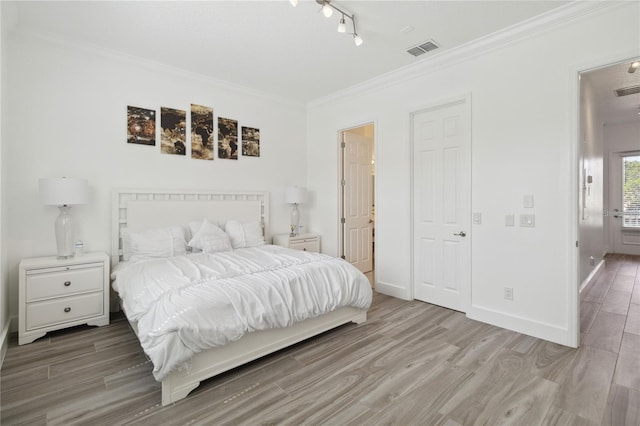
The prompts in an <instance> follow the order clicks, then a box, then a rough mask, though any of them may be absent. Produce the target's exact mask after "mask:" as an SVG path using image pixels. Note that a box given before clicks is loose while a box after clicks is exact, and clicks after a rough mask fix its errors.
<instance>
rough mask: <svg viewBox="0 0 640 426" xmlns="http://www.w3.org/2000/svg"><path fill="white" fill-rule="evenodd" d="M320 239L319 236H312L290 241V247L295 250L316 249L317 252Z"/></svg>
mask: <svg viewBox="0 0 640 426" xmlns="http://www.w3.org/2000/svg"><path fill="white" fill-rule="evenodd" d="M318 245H319V244H318V239H317V238H311V239H306V240H300V241H293V240H292V241H290V242H289V248H292V249H295V250H303V251H314V252H317V251H318Z"/></svg>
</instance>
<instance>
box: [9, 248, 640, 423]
mask: <svg viewBox="0 0 640 426" xmlns="http://www.w3.org/2000/svg"><path fill="white" fill-rule="evenodd" d="M639 264H640V257H635V258H633V257H629V256H611V257H609V258H608V261H607V267H606V270H605V271H604V273H603V274H602V275H601V277H600V278H599V280H598V281H597V283H596V284H595V285H593V286H592V287H591V288H589V289H588V290H587V291H585V292H583V295H582V299H583V300H582V302H581V307H582V309H581V311H582V315H581V327H582V331H583V340H582V346H581V347H580V349H577V350H576V349H571V348H567V347H563V346H560V345H557V344H553V343H549V342H546V341H543V340H539V339H535V338H532V337H528V336H524V335H521V334H518V333H514V332H511V331H508V330H503V329H500V328H497V327H493V326H490V325H487V324H482V323H479V322H476V321H472V320H469V319H467V318H465V316H464V315H463V314H461V313H458V312H454V311H450V310H447V309H443V308H440V307H437V306H433V305H429V304H426V303H422V302H417V301H412V302H407V301H403V300H399V299H394V298H392V297H388V296H384V295H379V294H378V295H376V296H375V299H374V304H373V307H372V308H371V310H370V311H369V319H368V321H367V322H366V323H364V324H361V325H354V324H350V325H346V326H343V327H340V328H338V329H335V330H333V331H330V332H328V333H325V334H323V335H321V336H319V337H317V338H314V339H310V340H308V341H306V342H303V343H301V344H298V345H296V346H294V347H291V348H288V349H286V350H283V351H281V352H278V353H276V354H273V355H271V356H268V357H266V358H263V359H261V360H258V361H256V362H253V363H251V364H249V365H246V366H243V367H240V368H238V369H236V370H234V371H232V372H228V373H225V374H223V375H221V376H218V377H215V378H212V379H210V380H208V381H206V382H204V383H203V384H201V386H200V387H199V388H198V389H196V390H195V391H194V392H192V394H191V395H190V396H189V397H187V399H184V400H182V401H179V402H177V403H175V404H173V405H170V406H167V407H162V406H161V405H160V384H159V383H157V382H155V381H154V380H153V378H152V376H151V364H150V363H149V362H148V360H147V358H146V357H145V355H144V354H143V352H142V350H141V349H140V346H139V344H138V341H137V340H136V338H135V337H134V335H133V333H132V331H131V330H130V329H129V326H128V324H127V322H126V321H125V320H124V319H123V318H122V317H116V318H114V319H113V321H112V323H111V324H110V325H109V326H106V327H100V328H93V327H76V328H73V329H70V330H64V331H59V332H54V333H50V334H49V335H47V336H46V337H44V338H41V339H39V340H37V341H36V342H34V343H32V344H29V345H24V346H17V343H16V339H15V337H14V338H13V341H12V343H11V345H10V348H9V350H8V352H7V355H6V358H5V361H4V364H3V367H2V372H1V381H0V385H1V388H0V397H1V400H0V408H1V422H2V425H45V424H46V425H77V424H81V425H121V424H127V425H129V424H134V425H217V424H230V425H237V424H251V425H253V424H293V425H297V424H330V425H362V424H366V425H375V424H397V425H413V424H429V425H431V424H441V425H449V426H453V425H471V424H486V425H497V424H517V425H538V424H544V425H570V424H581V425H597V424H605V425H639V424H640V272H639V270H638V265H639Z"/></svg>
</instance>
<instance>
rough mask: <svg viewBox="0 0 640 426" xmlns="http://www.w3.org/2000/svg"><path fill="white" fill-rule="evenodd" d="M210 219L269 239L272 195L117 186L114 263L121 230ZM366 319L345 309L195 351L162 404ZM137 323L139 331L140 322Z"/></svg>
mask: <svg viewBox="0 0 640 426" xmlns="http://www.w3.org/2000/svg"><path fill="white" fill-rule="evenodd" d="M205 217H206V218H207V219H209V220H210V221H213V222H218V223H224V222H226V221H227V220H230V219H234V220H238V221H240V222H249V221H259V222H260V223H261V224H262V226H263V229H264V235H265V240H266V241H270V234H269V193H268V192H263V191H247V192H228V191H211V190H187V191H184V190H148V189H142V190H140V189H114V190H113V197H112V244H111V247H112V249H111V263H112V266H115V265H116V264H117V263H118V262H120V261H121V260H122V231H123V230H124V229H125V228H126V229H129V230H132V231H142V230H145V229H153V228H158V227H163V226H171V225H187V224H188V223H189V222H191V221H194V220H202V219H203V218H205ZM366 320H367V314H366V311H363V310H360V309H355V308H340V309H338V310H336V311H333V312H330V313H328V314H325V315H322V316H320V317H317V318H312V319H309V320H306V321H303V322H300V323H297V324H294V325H293V326H291V327H287V328H283V329H271V330H265V331H257V332H253V333H249V334H247V335H245V336H244V337H242V338H241V339H240V340H238V341H236V342H233V343H230V344H228V345H225V346H223V347H220V348H213V349H209V350H207V351H204V352H200V353H198V354H196V355H194V357H193V360H192V362H191V366H190V368H189V369H188V370H184V371H174V372H173V373H171V374H170V375H169V376H168V377H167V378H165V379H164V380H163V381H162V405H168V404H171V403H173V402H176V401H178V400H180V399H182V398H185V397H186V396H187V395H188V394H189V392H191V391H192V390H193V389H195V388H197V387H198V385H199V384H200V381H202V380H204V379H207V378H210V377H213V376H215V375H217V374H220V373H222V372H225V371H228V370H230V369H232V368H235V367H237V366H240V365H242V364H245V363H247V362H249V361H253V360H255V359H257V358H259V357H262V356H264V355H267V354H270V353H272V352H275V351H277V350H280V349H283V348H285V347H287V346H290V345H292V344H295V343H298V342H301V341H302V340H305V339H308V338H309V337H312V336H315V335H317V334H320V333H323V332H325V331H327V330H330V329H332V328H335V327H337V326H339V325H342V324H346V323H349V322H354V323H356V324H360V323H362V322H364V321H366ZM132 327H133V329H134V330H136V332H137V328H136V324H132Z"/></svg>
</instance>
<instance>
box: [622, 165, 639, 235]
mask: <svg viewBox="0 0 640 426" xmlns="http://www.w3.org/2000/svg"><path fill="white" fill-rule="evenodd" d="M622 164H623V168H622V170H623V171H622V173H623V176H622V212H623V217H624V219H623V223H622V226H623V227H625V228H640V155H633V156H626V157H623V163H622Z"/></svg>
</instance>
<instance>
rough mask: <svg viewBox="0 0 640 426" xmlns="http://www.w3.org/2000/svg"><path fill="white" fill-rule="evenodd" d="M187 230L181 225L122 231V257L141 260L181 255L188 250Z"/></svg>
mask: <svg viewBox="0 0 640 426" xmlns="http://www.w3.org/2000/svg"><path fill="white" fill-rule="evenodd" d="M185 234H186V233H185V230H184V228H183V227H181V226H170V227H168V228H160V229H151V230H148V231H142V232H130V231H129V230H127V229H125V230H124V231H123V233H122V257H123V258H124V260H139V259H145V258H149V257H171V256H180V255H183V254H185V253H186V252H187V242H186V235H185Z"/></svg>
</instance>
